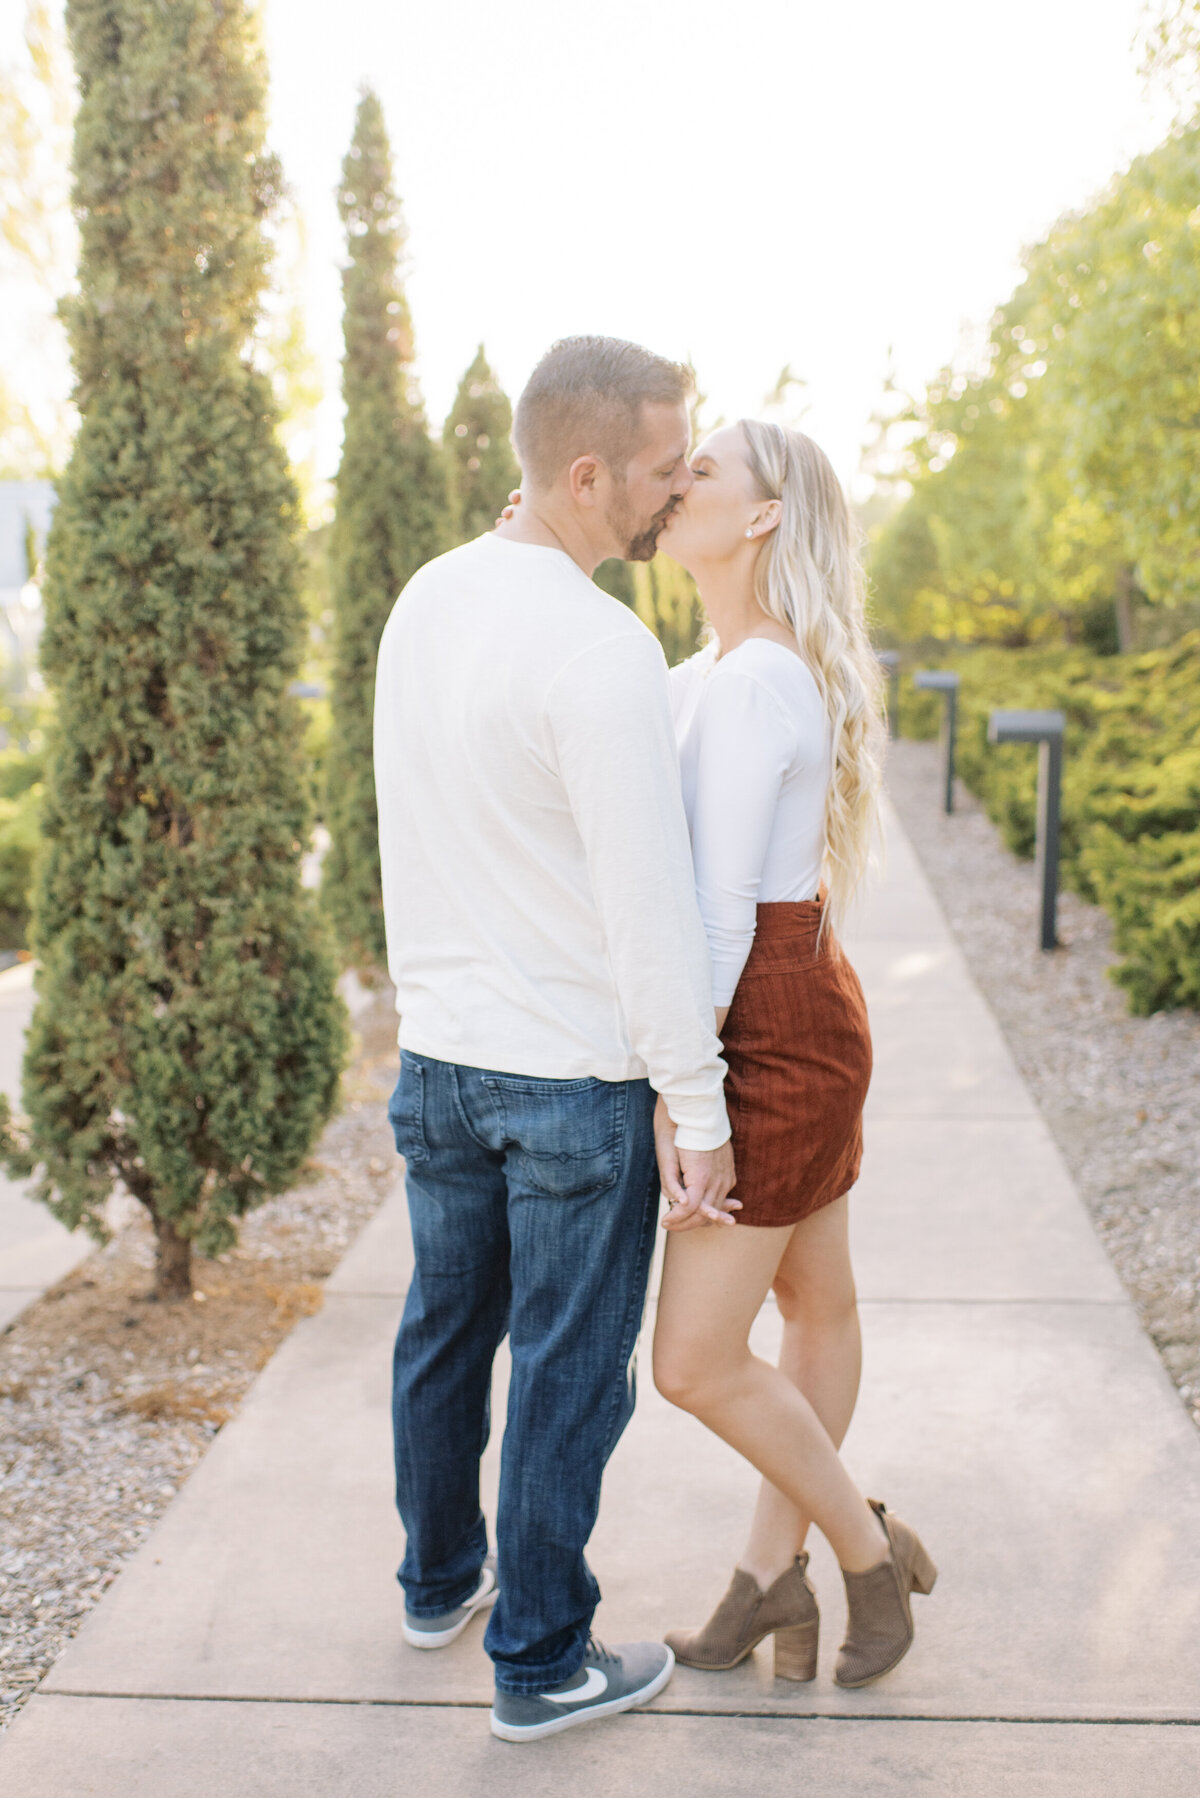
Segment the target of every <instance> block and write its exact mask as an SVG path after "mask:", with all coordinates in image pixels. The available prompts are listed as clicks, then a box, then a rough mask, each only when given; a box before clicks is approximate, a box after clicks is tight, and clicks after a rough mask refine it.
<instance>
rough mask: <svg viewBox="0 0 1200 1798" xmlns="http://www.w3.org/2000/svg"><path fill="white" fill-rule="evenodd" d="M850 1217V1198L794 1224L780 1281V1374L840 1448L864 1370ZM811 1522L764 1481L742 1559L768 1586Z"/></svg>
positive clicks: (799, 1545) (762, 1584) (778, 1276)
mask: <svg viewBox="0 0 1200 1798" xmlns="http://www.w3.org/2000/svg"><path fill="white" fill-rule="evenodd" d="M849 1215H850V1208H849V1200H848V1198H845V1197H843V1198H840V1199H837V1200H836V1201H835V1202H834V1203H833V1204H832V1205H825V1206H823V1207H822V1209H821V1210H820V1211H817V1212H814V1213H813V1215H812V1216H811V1217H807V1218H805V1219H804V1220H803V1222H801V1223H798V1224H796V1225H794V1226H793V1228H792V1233H791V1237H790V1240H789V1241H788V1244H787V1247H786V1248H785V1249H784V1252H783V1258H782V1260H781V1261H780V1263H779V1271H778V1272H777V1273H776V1275H775V1279H774V1282H773V1285H774V1288H775V1298H776V1302H777V1304H778V1306H779V1311H780V1315H781V1317H782V1319H783V1343H782V1346H781V1348H780V1352H779V1369H780V1372H781V1373H784V1374H786V1375H787V1377H788V1379H789V1380H790V1381H791V1382H792V1384H793V1386H797V1387H799V1389H800V1391H801V1392H802V1393H803V1394H804V1396H805V1398H806V1399H807V1400H808V1402H809V1404H810V1405H811V1406H812V1408H813V1410H814V1411H815V1412H816V1414H817V1416H818V1417H819V1418H820V1420H821V1422H822V1423H823V1424H824V1426H825V1429H826V1432H827V1433H828V1435H829V1438H830V1440H831V1442H832V1443H833V1445H834V1447H835V1448H840V1447H841V1446H842V1440H843V1438H844V1436H845V1434H846V1431H847V1430H848V1429H849V1427H850V1419H851V1417H852V1416H853V1415H854V1405H855V1401H856V1399H857V1398H858V1381H859V1374H860V1372H861V1369H862V1333H861V1331H860V1329H859V1324H858V1302H857V1296H856V1294H855V1290H854V1274H853V1271H852V1269H851V1265H850V1240H849ZM811 1521H812V1520H811V1518H810V1517H808V1516H807V1515H806V1514H805V1513H804V1512H803V1511H798V1510H797V1509H796V1506H795V1505H794V1504H793V1503H792V1501H791V1500H790V1499H789V1498H787V1497H786V1496H785V1495H784V1494H783V1493H782V1492H781V1491H780V1490H779V1488H778V1487H777V1486H773V1485H772V1484H771V1482H770V1481H769V1480H764V1481H763V1483H762V1487H761V1489H760V1491H759V1495H758V1503H757V1504H756V1505H755V1508H754V1519H753V1521H752V1523H751V1525H750V1535H749V1538H748V1539H747V1543H746V1548H745V1552H744V1553H743V1554H742V1556H741V1557H740V1559H739V1561H738V1565H739V1566H740V1567H743V1568H744V1569H745V1571H746V1572H747V1573H749V1574H750V1575H751V1576H752V1577H753V1578H754V1579H755V1580H757V1582H758V1584H759V1586H760V1587H761V1588H762V1590H763V1591H764V1592H765V1591H766V1589H767V1587H768V1586H769V1585H771V1584H772V1582H773V1581H774V1580H776V1579H778V1578H779V1576H780V1574H781V1573H786V1572H787V1570H788V1568H789V1567H790V1566H791V1564H792V1561H793V1559H794V1557H795V1556H796V1555H798V1554H799V1553H800V1551H801V1549H802V1548H803V1547H804V1543H805V1539H806V1537H807V1535H808V1530H809V1525H810V1523H811Z"/></svg>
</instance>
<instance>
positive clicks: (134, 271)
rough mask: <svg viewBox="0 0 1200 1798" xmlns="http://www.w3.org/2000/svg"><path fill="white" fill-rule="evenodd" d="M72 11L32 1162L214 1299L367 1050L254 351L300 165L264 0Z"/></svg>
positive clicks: (283, 483)
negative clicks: (322, 807)
mask: <svg viewBox="0 0 1200 1798" xmlns="http://www.w3.org/2000/svg"><path fill="white" fill-rule="evenodd" d="M67 21H68V27H69V30H70V35H71V41H72V48H73V51H74V56H75V67H76V70H77V73H78V78H79V87H80V94H81V101H80V107H79V112H78V115H77V120H76V133H75V160H74V204H75V209H76V214H77V217H78V218H79V221H80V227H81V262H80V271H79V292H78V295H77V297H76V298H74V299H73V300H72V301H71V302H70V303H69V306H68V308H67V323H68V328H69V331H70V336H71V343H72V352H73V357H74V363H75V371H76V378H77V386H76V396H75V397H76V403H77V405H78V407H79V410H80V414H81V424H80V429H79V433H78V436H77V438H76V442H75V448H74V452H73V454H72V457H71V460H70V463H69V465H68V468H67V471H66V474H65V477H64V479H63V481H62V483H61V487H60V499H59V505H58V509H57V511H56V513H55V518H54V524H53V528H52V530H51V534H50V542H49V545H48V550H47V558H46V586H45V604H46V628H45V634H44V636H43V639H42V663H43V667H44V669H45V672H46V674H47V677H48V679H49V681H50V683H51V685H52V687H53V689H54V695H55V700H56V708H55V710H56V723H55V727H54V735H53V738H52V742H51V749H50V756H49V766H48V771H47V782H46V795H45V809H44V814H43V829H44V852H43V855H42V860H41V867H40V874H39V879H38V888H37V895H36V917H35V932H36V945H37V949H38V953H39V956H40V959H41V969H40V972H39V974H38V983H37V984H38V995H39V996H38V1005H37V1009H36V1012H35V1014H34V1018H33V1023H32V1026H31V1028H30V1033H29V1038H28V1046H27V1050H26V1056H25V1069H24V1100H25V1108H26V1111H27V1112H28V1114H29V1121H30V1137H29V1142H28V1145H27V1150H28V1158H29V1160H30V1161H34V1162H37V1163H40V1164H41V1167H42V1176H41V1180H40V1184H39V1194H40V1196H41V1197H42V1198H44V1199H45V1201H46V1202H47V1203H48V1204H49V1205H50V1207H51V1209H52V1210H53V1211H54V1212H55V1213H56V1215H57V1216H58V1217H59V1218H61V1219H62V1221H63V1222H64V1223H65V1224H67V1225H69V1226H75V1225H78V1224H80V1223H83V1224H84V1225H86V1226H87V1227H89V1228H90V1229H91V1230H92V1231H93V1233H95V1234H96V1235H98V1236H102V1235H103V1233H104V1223H103V1208H104V1204H105V1201H106V1199H107V1197H108V1195H109V1192H110V1190H111V1188H112V1186H113V1184H114V1182H115V1181H120V1182H122V1183H123V1184H124V1186H125V1187H126V1188H127V1189H128V1191H129V1192H131V1193H132V1194H133V1195H134V1196H135V1197H136V1198H138V1199H140V1200H141V1202H142V1203H143V1204H144V1205H145V1206H146V1207H147V1209H148V1210H149V1212H150V1215H151V1217H152V1219H153V1222H154V1227H155V1231H156V1233H157V1237H158V1256H159V1289H160V1291H161V1292H163V1293H180V1294H186V1293H187V1292H188V1291H190V1257H191V1249H192V1245H193V1244H195V1245H196V1247H197V1248H198V1249H200V1250H201V1251H203V1252H205V1253H209V1254H213V1253H217V1252H220V1251H222V1250H225V1249H227V1248H228V1247H229V1246H230V1245H231V1244H232V1243H233V1242H234V1240H235V1239H236V1232H235V1227H234V1221H233V1220H234V1219H235V1218H236V1217H238V1216H240V1215H241V1214H242V1213H244V1212H245V1211H247V1210H248V1209H249V1208H250V1207H252V1206H253V1205H255V1204H257V1203H258V1202H259V1201H260V1200H262V1199H264V1198H266V1197H267V1196H268V1195H270V1194H271V1193H275V1192H279V1191H280V1190H281V1189H282V1188H284V1187H285V1186H287V1185H288V1184H290V1183H291V1182H292V1181H293V1180H294V1178H295V1177H296V1174H297V1172H298V1170H299V1168H300V1167H301V1166H302V1164H303V1162H304V1159H305V1157H306V1156H307V1154H308V1151H309V1149H310V1147H311V1145H312V1143H313V1141H314V1138H315V1136H316V1134H317V1132H318V1130H319V1129H320V1127H321V1125H322V1124H323V1123H324V1121H325V1119H326V1118H327V1117H328V1116H329V1114H330V1111H331V1109H332V1107H333V1104H334V1102H335V1098H336V1094H337V1088H338V1078H339V1073H340V1069H341V1065H342V1060H343V1056H344V1048H345V1024H344V1016H343V1009H342V1006H341V1003H340V1001H339V1000H338V998H337V996H336V993H335V990H334V968H333V964H332V960H331V957H330V956H329V955H328V953H327V952H326V948H325V946H324V942H323V938H322V934H321V928H320V924H319V920H318V919H317V918H316V916H315V914H314V912H313V910H312V907H311V902H310V900H309V898H308V896H307V895H306V894H305V893H304V891H303V890H302V888H301V884H300V856H301V851H302V848H303V845H304V840H305V834H306V819H305V805H304V795H303V774H302V769H301V766H300V762H299V755H298V743H299V738H300V734H301V725H300V720H299V717H298V710H297V706H296V702H295V701H294V700H293V699H291V698H290V697H289V694H288V690H287V689H288V682H289V679H290V677H291V676H292V674H293V673H294V670H295V667H296V663H297V659H298V652H299V646H300V632H301V613H300V608H299V603H298V599H297V558H296V546H295V528H296V517H295V510H296V496H295V491H294V488H293V486H292V482H291V478H290V476H289V473H288V469H287V465H286V461H285V458H284V455H283V452H282V451H281V449H280V447H279V444H278V442H277V441H276V437H275V428H274V427H275V412H274V405H273V401H272V396H271V390H270V386H269V383H268V382H267V380H266V379H265V378H264V377H263V376H262V375H261V374H260V373H258V372H256V370H255V369H254V367H253V366H252V364H251V361H250V359H249V354H248V349H249V340H250V336H251V332H252V330H253V327H254V323H255V319H256V316H257V309H258V304H259V297H260V294H261V290H262V285H263V280H264V273H265V265H266V248H265V244H264V237H263V229H262V226H263V219H264V216H265V215H266V214H267V212H268V211H269V209H270V208H271V206H272V205H273V203H274V201H275V199H276V196H277V194H278V192H279V187H280V177H279V170H278V167H277V165H276V164H275V162H274V160H273V158H271V157H270V156H267V155H265V154H264V152H263V106H264V99H265V84H264V73H263V68H262V63H261V59H260V56H259V54H258V52H257V50H256V48H255V45H254V39H253V34H252V23H251V19H250V8H249V6H248V4H247V0H224V4H223V5H222V6H219V7H217V6H210V5H208V4H205V3H204V0H172V4H171V5H170V6H164V5H163V4H161V0H69V3H68V6H67ZM10 1140H11V1139H10Z"/></svg>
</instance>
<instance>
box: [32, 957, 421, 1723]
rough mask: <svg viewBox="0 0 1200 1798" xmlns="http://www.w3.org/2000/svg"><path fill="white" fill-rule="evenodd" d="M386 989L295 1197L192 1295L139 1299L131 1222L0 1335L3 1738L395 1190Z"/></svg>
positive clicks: (145, 1270) (248, 1224) (141, 1256)
mask: <svg viewBox="0 0 1200 1798" xmlns="http://www.w3.org/2000/svg"><path fill="white" fill-rule="evenodd" d="M395 1068H396V1017H395V1011H394V1009H393V1002H392V994H391V989H390V988H388V989H386V990H385V991H383V992H381V993H380V994H378V995H376V996H375V997H374V998H373V999H372V1000H371V1001H370V1003H369V1005H368V1006H367V1008H366V1009H365V1010H364V1011H362V1012H361V1013H360V1015H359V1016H358V1017H357V1018H356V1020H355V1054H354V1057H353V1060H352V1063H351V1066H350V1068H349V1070H348V1072H347V1074H346V1077H345V1080H344V1081H343V1089H342V1090H343V1108H342V1110H341V1112H340V1113H339V1115H338V1116H337V1117H336V1118H335V1119H334V1120H333V1122H332V1123H331V1124H330V1126H329V1128H328V1129H327V1130H326V1131H325V1133H324V1135H323V1137H322V1138H321V1141H320V1143H319V1145H318V1147H317V1149H316V1152H315V1154H314V1156H313V1159H312V1161H311V1162H310V1164H309V1167H308V1169H307V1170H306V1175H305V1179H304V1181H303V1183H302V1184H301V1185H299V1186H297V1187H296V1188H294V1189H293V1190H292V1191H291V1192H288V1193H285V1194H283V1195H282V1196H281V1197H279V1198H277V1199H273V1200H271V1202H270V1203H269V1204H267V1205H264V1206H263V1207H262V1209H261V1210H259V1211H257V1212H255V1213H254V1214H253V1215H252V1216H251V1217H249V1218H247V1219H246V1220H245V1222H244V1223H243V1225H242V1231H241V1240H240V1242H239V1244H238V1247H237V1248H236V1249H235V1250H234V1251H233V1252H232V1253H231V1254H230V1255H228V1256H225V1257H223V1258H222V1259H221V1260H219V1261H203V1260H201V1261H198V1262H197V1263H196V1266H195V1270H194V1277H195V1285H196V1295H195V1297H194V1298H193V1299H192V1300H190V1301H188V1300H177V1301H174V1302H170V1303H160V1302H158V1301H156V1300H154V1299H153V1297H152V1296H151V1288H152V1286H153V1272H152V1270H153V1263H154V1243H153V1236H152V1233H151V1230H150V1227H149V1224H148V1222H146V1221H144V1219H143V1215H142V1213H141V1211H140V1208H139V1207H138V1206H137V1205H136V1204H133V1203H132V1202H130V1205H129V1211H130V1219H129V1222H128V1223H127V1224H125V1225H124V1226H123V1227H122V1229H121V1230H120V1232H119V1234H118V1235H117V1236H116V1237H115V1239H114V1240H113V1241H112V1242H111V1243H110V1244H109V1245H108V1247H107V1248H104V1249H101V1250H99V1251H98V1252H97V1253H96V1254H94V1255H92V1256H91V1257H89V1259H88V1260H87V1261H85V1262H84V1263H83V1264H82V1266H80V1267H79V1268H77V1269H76V1270H75V1272H74V1273H73V1274H71V1275H69V1276H68V1277H67V1279H65V1280H64V1281H62V1283H61V1284H60V1285H58V1286H57V1287H54V1288H53V1289H52V1290H51V1291H50V1292H48V1293H46V1295H45V1296H44V1297H43V1298H41V1299H39V1300H38V1301H37V1303H36V1304H35V1305H33V1306H31V1307H30V1309H29V1310H27V1311H26V1312H24V1313H23V1314H22V1316H21V1317H19V1318H18V1319H17V1321H16V1322H15V1323H14V1324H13V1325H12V1326H11V1328H10V1329H9V1330H8V1331H7V1332H6V1333H5V1334H3V1335H0V1723H7V1722H8V1721H10V1720H11V1718H12V1716H13V1715H14V1714H15V1712H16V1710H17V1708H18V1707H19V1706H20V1704H21V1703H22V1702H23V1701H24V1699H25V1698H26V1697H28V1695H29V1693H30V1692H31V1691H32V1690H33V1688H34V1686H36V1684H37V1683H38V1681H39V1680H40V1679H41V1678H42V1676H43V1675H44V1674H45V1672H46V1670H47V1668H48V1667H49V1666H50V1665H51V1664H52V1662H53V1661H54V1660H55V1659H56V1658H57V1656H58V1655H59V1654H60V1653H61V1651H62V1649H63V1648H64V1647H65V1645H66V1643H67V1641H68V1640H69V1638H70V1637H71V1636H72V1635H74V1633H75V1631H76V1630H77V1629H78V1627H79V1624H80V1622H81V1621H82V1619H83V1618H84V1617H85V1616H86V1615H87V1613H88V1611H89V1610H90V1609H91V1608H92V1606H93V1605H94V1604H95V1603H96V1601H97V1599H98V1598H99V1597H100V1596H101V1594H102V1593H103V1592H104V1591H105V1590H106V1589H107V1587H108V1586H109V1585H111V1583H112V1581H113V1580H114V1579H115V1578H116V1576H117V1574H118V1572H119V1571H120V1569H121V1566H122V1565H123V1563H124V1562H125V1561H127V1560H128V1559H129V1557H130V1555H131V1554H132V1553H133V1552H134V1550H135V1549H136V1548H137V1547H138V1546H139V1545H140V1544H141V1543H142V1542H143V1541H144V1539H145V1538H146V1536H147V1535H148V1534H149V1532H150V1530H151V1528H152V1527H153V1525H154V1523H155V1521H156V1520H157V1518H158V1517H159V1515H160V1514H161V1513H162V1511H163V1510H164V1509H165V1508H166V1506H167V1504H168V1503H169V1502H170V1500H171V1499H172V1498H173V1497H174V1495H175V1493H176V1491H177V1490H178V1488H179V1486H180V1485H181V1484H182V1482H183V1481H184V1480H185V1479H186V1478H187V1476H188V1474H189V1473H190V1472H191V1470H192V1468H193V1467H194V1466H195V1465H196V1463H197V1462H198V1461H199V1459H200V1457H201V1456H202V1455H203V1453H204V1451H205V1449H206V1448H207V1447H208V1445H209V1443H210V1442H211V1441H212V1439H213V1437H214V1436H215V1435H216V1433H217V1431H218V1430H219V1429H220V1427H221V1425H222V1424H223V1423H225V1422H226V1421H227V1419H228V1418H229V1417H230V1416H232V1414H233V1413H234V1411H236V1409H237V1407H238V1405H239V1404H240V1403H241V1400H242V1398H243V1397H244V1396H245V1394H246V1392H247V1390H248V1389H249V1387H250V1385H251V1384H252V1382H253V1380H254V1377H255V1375H256V1374H257V1373H258V1371H259V1370H260V1369H261V1368H262V1367H263V1366H264V1365H265V1364H266V1362H267V1361H268V1360H269V1359H270V1358H271V1356H272V1354H273V1353H274V1352H275V1350H276V1348H278V1346H279V1344H280V1342H281V1341H282V1340H283V1338H284V1337H285V1336H286V1335H287V1334H288V1332H289V1330H290V1329H291V1328H292V1326H293V1325H294V1324H295V1323H296V1322H297V1321H298V1320H299V1319H300V1318H302V1317H306V1316H308V1315H309V1314H310V1313H311V1312H313V1311H316V1310H318V1309H319V1308H320V1305H321V1299H322V1291H321V1282H322V1281H323V1280H324V1279H325V1278H326V1276H327V1275H328V1274H330V1273H331V1272H332V1271H333V1269H334V1268H335V1267H336V1266H337V1264H338V1262H339V1261H340V1259H341V1257H342V1255H343V1254H344V1253H345V1251H346V1249H347V1248H348V1247H349V1245H350V1244H351V1242H352V1241H353V1240H354V1238H355V1237H356V1236H357V1234H358V1232H359V1231H360V1230H361V1228H362V1226H363V1225H364V1224H365V1223H366V1221H367V1219H368V1218H369V1217H370V1216H371V1215H372V1214H373V1213H374V1212H375V1211H376V1210H377V1209H378V1207H379V1205H380V1203H381V1202H382V1200H383V1198H384V1195H385V1194H386V1192H387V1191H388V1189H389V1187H390V1186H391V1185H392V1183H393V1182H394V1180H395V1179H396V1175H397V1171H398V1166H399V1164H398V1162H397V1159H396V1153H395V1148H394V1145H393V1142H392V1135H391V1130H390V1128H389V1126H388V1122H387V1099H388V1095H389V1093H390V1091H391V1087H392V1084H393V1082H394V1079H395Z"/></svg>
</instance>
